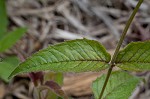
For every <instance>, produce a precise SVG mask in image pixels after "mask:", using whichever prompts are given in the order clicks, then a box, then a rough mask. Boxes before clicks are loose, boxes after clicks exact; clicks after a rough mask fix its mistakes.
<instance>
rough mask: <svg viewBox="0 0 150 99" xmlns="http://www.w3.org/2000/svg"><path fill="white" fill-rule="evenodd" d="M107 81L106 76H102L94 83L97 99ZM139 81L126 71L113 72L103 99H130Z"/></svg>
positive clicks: (93, 88) (93, 87)
mask: <svg viewBox="0 0 150 99" xmlns="http://www.w3.org/2000/svg"><path fill="white" fill-rule="evenodd" d="M105 79H106V75H102V76H101V77H99V78H97V79H96V80H95V81H94V82H93V84H92V90H93V92H94V96H95V99H98V97H99V95H100V93H101V90H102V87H103V84H104V81H105ZM139 81H140V79H139V78H137V77H134V76H132V75H129V74H128V73H126V72H124V71H117V72H113V73H112V75H111V76H110V78H109V81H108V83H107V86H106V89H105V91H104V94H103V97H102V99H128V98H129V97H130V96H131V94H132V92H133V91H134V89H135V87H136V86H137V84H138V83H139Z"/></svg>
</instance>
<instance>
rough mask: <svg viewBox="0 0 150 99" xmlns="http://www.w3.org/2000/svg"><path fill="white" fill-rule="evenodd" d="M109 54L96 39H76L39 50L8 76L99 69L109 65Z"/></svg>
mask: <svg viewBox="0 0 150 99" xmlns="http://www.w3.org/2000/svg"><path fill="white" fill-rule="evenodd" d="M109 61H110V54H109V53H107V52H106V50H105V49H104V47H103V46H102V45H101V44H100V43H99V42H97V41H94V40H87V39H78V40H72V41H67V42H64V43H61V44H57V45H54V46H49V47H48V48H46V49H44V50H41V51H39V52H38V53H36V54H34V55H32V56H31V57H30V58H28V59H27V60H26V61H25V62H23V63H21V64H20V65H19V66H18V67H17V68H16V69H15V70H14V71H13V73H12V74H11V75H10V77H12V76H14V75H16V74H18V73H25V72H35V71H43V70H51V71H55V72H86V71H100V70H102V69H106V68H107V67H109V64H108V62H109Z"/></svg>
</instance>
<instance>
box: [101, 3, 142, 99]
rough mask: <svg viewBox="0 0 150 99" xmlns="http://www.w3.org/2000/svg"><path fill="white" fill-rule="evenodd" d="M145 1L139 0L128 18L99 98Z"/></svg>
mask: <svg viewBox="0 0 150 99" xmlns="http://www.w3.org/2000/svg"><path fill="white" fill-rule="evenodd" d="M143 1H144V0H139V2H138V4H137V5H136V7H135V9H134V10H133V13H132V14H131V16H130V18H129V19H128V21H127V23H126V26H125V28H124V30H123V33H122V35H121V37H120V40H119V42H118V44H117V47H116V50H115V53H114V55H113V57H112V60H111V61H110V65H111V66H110V68H109V70H108V72H107V76H106V79H105V82H104V85H103V88H102V91H101V93H100V96H99V99H101V98H102V96H103V93H104V91H105V88H106V85H107V82H108V80H109V77H110V75H111V72H112V69H113V67H114V66H115V61H116V58H117V56H118V53H119V50H120V47H121V45H122V42H123V40H124V38H125V36H126V34H127V31H128V29H129V27H130V25H131V22H132V21H133V19H134V17H135V15H136V13H137V11H138V9H139V8H140V6H141V4H142V2H143Z"/></svg>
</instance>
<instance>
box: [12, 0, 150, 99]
mask: <svg viewBox="0 0 150 99" xmlns="http://www.w3.org/2000/svg"><path fill="white" fill-rule="evenodd" d="M142 2H143V0H139V2H138V4H137V6H136V8H135V9H134V11H133V13H132V15H131V17H130V18H129V20H128V22H127V24H126V27H125V29H124V31H123V33H122V35H121V38H120V41H119V43H118V45H117V47H116V50H115V53H114V55H113V57H112V59H111V56H110V54H109V53H108V52H107V51H106V49H105V48H104V47H103V46H102V45H101V44H100V43H99V42H97V41H94V40H88V39H77V40H72V41H66V42H64V43H61V44H57V45H54V46H49V47H48V48H46V49H43V50H40V51H39V52H37V53H35V54H34V55H32V56H31V57H29V58H28V59H27V60H26V61H24V62H22V63H21V64H20V65H19V66H18V67H17V68H16V69H15V70H14V71H13V72H12V73H11V75H10V78H12V77H13V76H15V75H17V74H20V73H27V72H37V71H44V70H51V71H55V72H88V71H100V70H103V69H107V68H109V69H108V73H107V75H103V76H101V77H100V78H97V79H96V80H95V81H94V82H93V85H92V89H93V92H94V96H95V98H96V99H127V98H129V96H130V95H131V93H132V91H133V90H134V89H135V87H136V86H137V84H138V83H139V82H140V80H141V79H140V78H138V77H135V76H132V75H130V74H129V73H127V72H125V71H121V70H120V71H115V72H113V73H111V72H112V69H113V67H115V66H117V67H119V68H120V69H122V70H129V71H144V70H150V56H149V55H150V50H149V48H150V41H146V42H136V43H134V42H133V43H130V44H129V45H127V46H126V47H125V48H124V49H123V50H122V51H119V49H120V47H121V45H122V42H123V40H124V38H125V35H126V33H127V30H128V28H129V26H130V24H131V22H132V20H133V18H134V16H135V14H136V13H137V11H138V9H139V7H140V5H141V4H142ZM110 75H111V76H110ZM53 84H54V83H53ZM44 85H46V86H49V84H48V83H45V84H44ZM55 85H56V86H57V84H56V83H55ZM49 87H52V86H49ZM54 89H55V88H54ZM56 89H59V87H56ZM55 92H56V91H55ZM62 93H63V92H62ZM59 94H60V92H59ZM60 95H63V98H67V97H66V96H64V93H63V94H60Z"/></svg>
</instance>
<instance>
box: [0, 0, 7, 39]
mask: <svg viewBox="0 0 150 99" xmlns="http://www.w3.org/2000/svg"><path fill="white" fill-rule="evenodd" d="M5 2H6V0H0V20H1V21H0V39H1V38H2V37H3V36H4V34H5V33H6V32H7V25H8V19H7V12H6V4H5Z"/></svg>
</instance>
